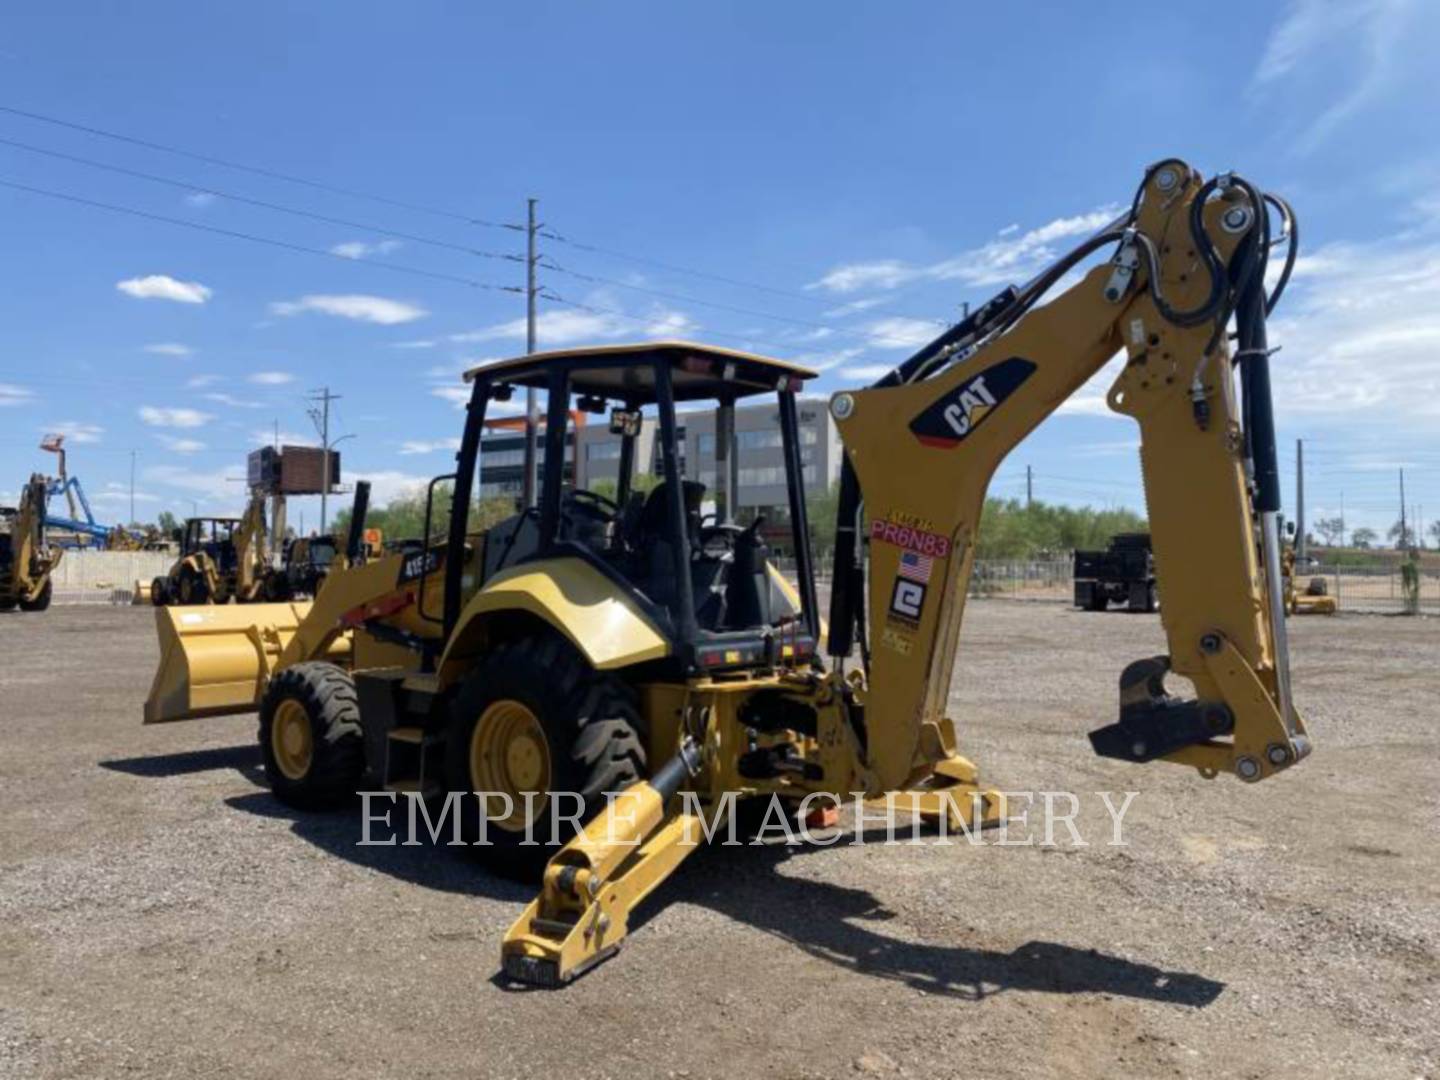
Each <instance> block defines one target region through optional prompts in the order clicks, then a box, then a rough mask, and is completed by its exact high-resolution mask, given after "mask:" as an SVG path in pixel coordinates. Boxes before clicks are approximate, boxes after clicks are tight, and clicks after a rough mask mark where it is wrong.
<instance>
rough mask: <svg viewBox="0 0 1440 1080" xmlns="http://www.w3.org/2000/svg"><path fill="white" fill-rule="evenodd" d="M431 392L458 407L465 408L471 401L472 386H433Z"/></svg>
mask: <svg viewBox="0 0 1440 1080" xmlns="http://www.w3.org/2000/svg"><path fill="white" fill-rule="evenodd" d="M430 393H431V394H432V395H433V396H435V397H438V398H440V399H441V400H442V401H448V402H450V404H452V405H454V406H455V407H456V408H457V409H463V408H464V407H465V406H466V405H468V404H469V403H470V388H469V387H468V386H432V387H431V388H430Z"/></svg>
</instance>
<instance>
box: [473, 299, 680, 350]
mask: <svg viewBox="0 0 1440 1080" xmlns="http://www.w3.org/2000/svg"><path fill="white" fill-rule="evenodd" d="M698 329H699V325H698V324H697V323H695V322H694V320H692V319H691V318H690V316H688V315H686V314H685V313H684V312H680V311H675V310H673V309H671V308H664V307H659V306H657V307H655V308H652V309H651V310H650V311H648V312H646V313H644V314H639V315H634V316H627V315H622V314H618V313H612V312H605V311H584V310H580V309H574V308H563V309H556V310H551V311H545V312H541V313H540V315H539V316H537V317H536V320H535V337H536V341H537V342H538V343H539V344H540V345H542V346H545V347H547V348H562V347H564V346H566V345H574V344H576V343H578V342H582V341H597V340H605V339H614V338H620V337H632V338H642V339H643V338H669V337H683V336H684V335H686V334H690V333H693V332H694V331H696V330H698ZM450 340H451V341H454V342H457V343H468V342H476V341H524V340H525V320H524V319H523V318H522V319H511V320H509V321H508V322H503V323H497V324H496V325H494V326H489V327H485V328H484V329H481V330H470V331H466V332H465V333H461V334H451V335H450Z"/></svg>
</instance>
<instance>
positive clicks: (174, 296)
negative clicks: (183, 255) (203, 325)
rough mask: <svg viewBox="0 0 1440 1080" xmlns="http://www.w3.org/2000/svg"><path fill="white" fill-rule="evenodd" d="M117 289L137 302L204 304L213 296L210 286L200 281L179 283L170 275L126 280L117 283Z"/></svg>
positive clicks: (153, 275) (152, 275)
mask: <svg viewBox="0 0 1440 1080" xmlns="http://www.w3.org/2000/svg"><path fill="white" fill-rule="evenodd" d="M115 288H117V289H119V290H120V291H121V292H123V293H124V294H125V295H126V296H133V297H135V298H136V299H137V300H174V301H175V302H176V303H180V304H203V303H205V301H206V300H209V299H210V296H211V294H212V290H211V289H210V288H209V287H208V286H206V285H201V284H200V282H198V281H177V280H176V279H175V278H172V277H170V276H169V275H168V274H150V275H149V276H147V277H137V278H126V279H125V280H124V281H117V282H116V283H115Z"/></svg>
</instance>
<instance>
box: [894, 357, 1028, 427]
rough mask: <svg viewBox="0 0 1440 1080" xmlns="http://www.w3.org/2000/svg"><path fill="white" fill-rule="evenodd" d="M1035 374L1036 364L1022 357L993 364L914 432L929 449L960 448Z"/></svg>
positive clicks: (924, 416) (916, 423) (922, 418)
mask: <svg viewBox="0 0 1440 1080" xmlns="http://www.w3.org/2000/svg"><path fill="white" fill-rule="evenodd" d="M1034 371H1035V365H1034V363H1032V362H1031V361H1029V360H1025V359H1022V358H1021V357H1018V356H1012V357H1010V359H1008V360H1001V361H1000V363H998V364H992V365H991V366H990V367H988V368H986V369H985V370H984V371H982V372H980V373H979V374H976V375H972V376H970V378H968V379H966V380H965V381H964V382H963V383H961V384H960V386H959V387H958V388H956V389H954V390H951V391H950V392H949V393H947V394H946V395H945V396H944V397H943V398H941V399H940V400H939V401H937V402H935V403H934V404H933V405H931V406H930V407H929V408H927V409H926V410H925V411H924V412H922V413H921V414H920V415H919V416H917V417H915V419H914V420H912V421H910V430H911V431H912V432H913V433H914V434H915V437H916V438H917V439H919V440H920V441H921V442H922V443H924V444H925V445H926V446H935V447H939V448H940V449H942V450H949V449H952V448H953V447H956V446H959V445H960V440H962V439H964V438H965V436H967V435H969V434H970V433H971V432H972V431H974V430H975V429H976V428H977V427H979V426H980V424H981V423H982V422H984V420H985V418H986V417H987V416H989V415H990V414H991V413H992V412H994V411H995V409H996V408H997V407H999V405H1000V403H1001V402H1003V401H1004V400H1005V399H1006V398H1008V397H1009V396H1010V395H1011V394H1013V393H1014V392H1015V391H1016V389H1018V388H1019V386H1020V384H1021V383H1023V382H1024V381H1025V380H1026V379H1028V378H1029V377H1030V376H1031V374H1032V373H1033V372H1034Z"/></svg>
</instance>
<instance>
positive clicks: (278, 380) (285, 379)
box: [246, 371, 295, 386]
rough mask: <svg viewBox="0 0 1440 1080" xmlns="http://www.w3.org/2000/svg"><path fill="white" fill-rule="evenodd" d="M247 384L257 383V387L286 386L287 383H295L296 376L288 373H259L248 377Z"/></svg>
mask: <svg viewBox="0 0 1440 1080" xmlns="http://www.w3.org/2000/svg"><path fill="white" fill-rule="evenodd" d="M246 381H247V382H252V383H255V384H256V385H257V386H284V385H285V384H286V383H291V382H294V381H295V376H294V375H291V374H290V373H289V372H288V371H257V372H255V374H253V375H250V376H247V378H246Z"/></svg>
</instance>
